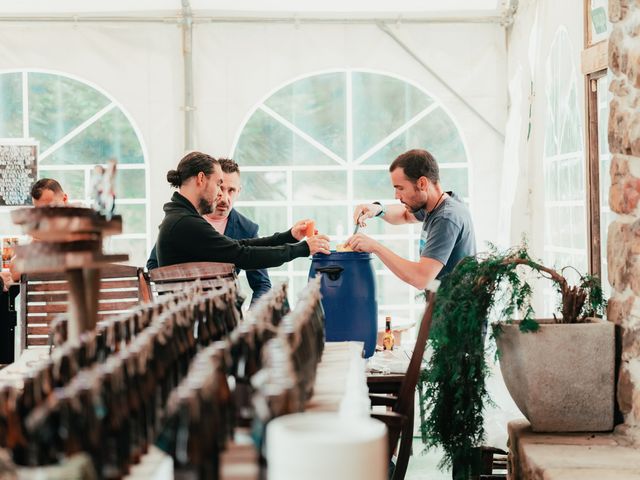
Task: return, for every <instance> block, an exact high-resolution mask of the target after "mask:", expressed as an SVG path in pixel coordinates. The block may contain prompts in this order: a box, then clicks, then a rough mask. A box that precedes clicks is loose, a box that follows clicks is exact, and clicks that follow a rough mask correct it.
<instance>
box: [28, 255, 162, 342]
mask: <svg viewBox="0 0 640 480" xmlns="http://www.w3.org/2000/svg"><path fill="white" fill-rule="evenodd" d="M68 292H69V285H68V283H67V280H66V278H65V274H64V273H43V274H28V275H22V277H21V278H20V324H21V339H20V343H21V347H22V349H25V348H29V347H31V346H39V345H47V343H48V334H49V324H50V323H51V321H52V320H53V319H54V318H55V317H56V316H58V315H59V314H61V313H66V311H67V306H68V298H67V297H68ZM98 301H99V304H98V305H99V306H98V320H100V319H101V318H104V317H107V316H109V315H114V314H117V313H120V312H123V311H126V310H129V309H130V308H132V307H134V306H135V305H138V304H139V303H141V302H150V301H151V289H150V287H149V283H148V281H147V279H146V277H145V276H144V272H143V270H142V269H141V268H138V267H134V266H130V265H119V264H110V265H107V266H104V267H102V268H101V269H100V295H99V299H98Z"/></svg>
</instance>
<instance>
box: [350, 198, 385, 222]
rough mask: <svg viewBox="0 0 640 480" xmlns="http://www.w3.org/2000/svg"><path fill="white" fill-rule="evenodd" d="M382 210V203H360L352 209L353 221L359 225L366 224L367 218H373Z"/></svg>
mask: <svg viewBox="0 0 640 480" xmlns="http://www.w3.org/2000/svg"><path fill="white" fill-rule="evenodd" d="M381 211H382V205H378V204H377V203H362V204H360V205H357V206H356V209H355V210H354V211H353V223H354V224H356V223H357V224H359V225H360V226H361V227H366V226H367V222H366V220H367V218H373V217H375V216H376V215H378V214H379V213H380V212H381Z"/></svg>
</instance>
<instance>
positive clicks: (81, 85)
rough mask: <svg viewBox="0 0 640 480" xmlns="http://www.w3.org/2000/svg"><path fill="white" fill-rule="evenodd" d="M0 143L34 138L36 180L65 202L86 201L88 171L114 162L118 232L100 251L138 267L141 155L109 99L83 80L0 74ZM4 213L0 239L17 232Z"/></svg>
mask: <svg viewBox="0 0 640 480" xmlns="http://www.w3.org/2000/svg"><path fill="white" fill-rule="evenodd" d="M0 139H33V140H35V141H36V142H37V144H38V177H39V178H43V177H50V178H55V179H56V180H58V181H59V182H60V184H61V185H62V187H63V188H64V190H65V191H66V192H67V194H68V195H69V199H70V201H71V202H75V203H82V204H86V205H89V204H90V196H91V191H90V185H91V183H90V175H91V171H92V170H93V167H94V166H95V165H97V164H102V165H105V164H106V163H107V161H108V160H109V159H111V158H115V159H116V160H117V161H118V173H117V176H116V179H117V180H116V182H117V184H116V194H117V199H116V213H118V214H120V215H122V217H123V233H122V235H118V236H116V237H109V239H108V240H107V241H106V245H105V247H106V250H107V251H111V252H117V253H128V254H129V257H130V263H132V264H135V265H144V264H145V263H146V251H147V240H146V238H147V231H148V215H147V200H148V191H147V165H146V161H145V150H144V147H143V145H142V142H141V137H140V135H139V133H138V132H137V130H136V128H135V126H134V125H133V123H132V121H131V118H130V117H129V116H128V114H127V113H126V112H125V111H124V110H123V109H122V107H121V106H120V105H119V104H118V103H117V102H116V101H115V100H114V99H113V98H111V97H110V96H109V95H108V94H106V93H105V92H104V91H102V90H100V89H99V88H98V87H96V86H93V85H90V84H89V83H88V82H85V81H82V80H79V79H77V78H72V77H70V76H68V75H64V74H60V73H52V72H41V71H32V70H25V71H19V72H7V73H0ZM0 142H1V140H0ZM8 210H9V209H7V208H5V209H4V210H3V212H2V213H1V214H2V217H4V218H2V224H3V226H6V227H7V229H6V230H5V229H4V228H3V230H4V231H3V232H2V234H3V235H7V234H17V233H20V232H19V231H17V230H16V229H15V228H14V227H11V221H10V219H9V211H8ZM5 220H6V222H5ZM5 224H6V225H5Z"/></svg>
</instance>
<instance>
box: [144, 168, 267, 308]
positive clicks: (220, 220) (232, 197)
mask: <svg viewBox="0 0 640 480" xmlns="http://www.w3.org/2000/svg"><path fill="white" fill-rule="evenodd" d="M218 162H219V163H220V167H221V168H222V185H221V186H220V190H221V197H220V199H219V201H218V202H217V203H216V206H215V209H214V211H213V212H212V213H210V214H208V215H204V219H205V220H206V221H207V222H209V223H210V224H211V226H212V227H213V228H215V229H216V231H217V232H219V233H222V234H223V235H225V236H227V237H229V238H232V239H234V240H242V239H245V238H257V237H258V225H257V224H256V223H254V222H252V221H251V220H249V219H248V218H247V217H245V216H244V215H242V214H241V213H240V212H238V211H237V210H236V209H235V208H233V204H234V203H235V201H236V198H237V197H238V195H239V194H240V191H241V190H242V184H241V182H240V168H239V167H238V164H237V163H236V162H234V161H233V160H231V159H228V158H221V159H218ZM154 268H158V256H157V253H156V247H155V246H154V247H153V250H151V255H149V260H147V269H148V270H153V269H154ZM247 281H248V282H249V286H250V287H251V290H252V291H253V296H252V297H251V304H252V305H253V303H254V302H255V301H256V300H257V299H258V298H260V297H261V296H262V295H264V294H265V293H267V292H268V291H269V290H270V289H271V280H270V279H269V274H268V273H267V270H265V269H259V270H247Z"/></svg>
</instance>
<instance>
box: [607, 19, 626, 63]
mask: <svg viewBox="0 0 640 480" xmlns="http://www.w3.org/2000/svg"><path fill="white" fill-rule="evenodd" d="M623 43H624V31H623V29H622V27H620V26H617V25H616V26H614V27H613V30H612V32H611V35H610V36H609V46H608V48H609V69H610V70H611V73H612V74H613V75H620V73H621V72H622V71H624V70H622V69H621V67H620V60H621V59H620V56H621V55H622V51H623V50H622V47H623Z"/></svg>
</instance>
